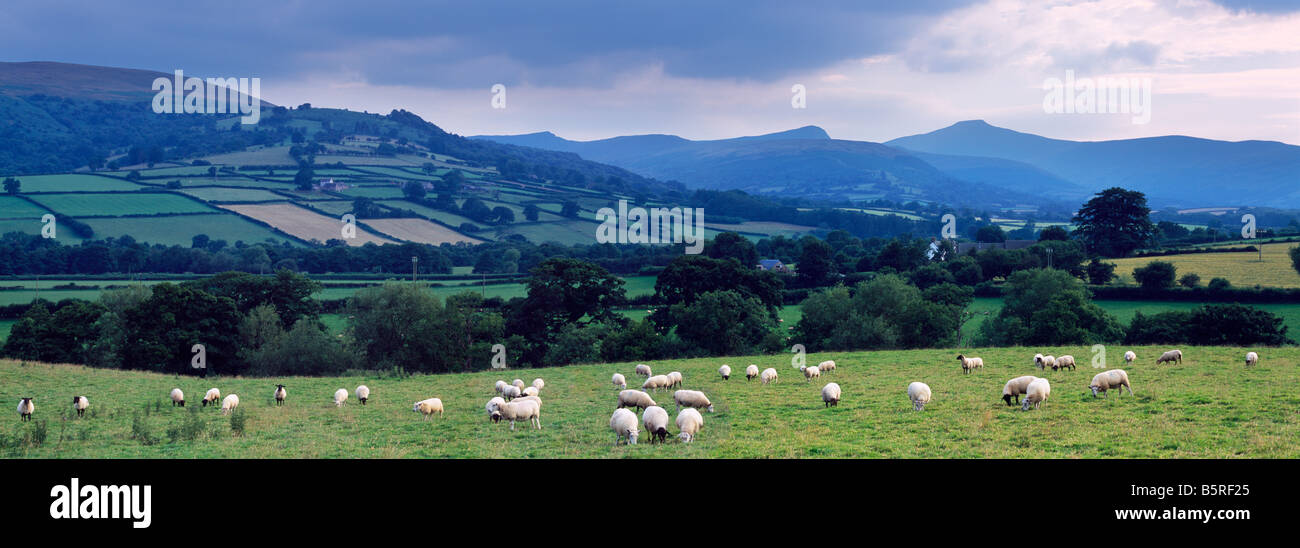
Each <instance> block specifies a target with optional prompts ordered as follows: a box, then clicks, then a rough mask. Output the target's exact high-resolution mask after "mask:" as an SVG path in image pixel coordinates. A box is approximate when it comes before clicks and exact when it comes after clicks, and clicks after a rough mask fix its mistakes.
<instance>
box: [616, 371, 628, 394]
mask: <svg viewBox="0 0 1300 548" xmlns="http://www.w3.org/2000/svg"><path fill="white" fill-rule="evenodd" d="M614 388H622V389H624V390H627V377H624V376H623V374H622V373H614Z"/></svg>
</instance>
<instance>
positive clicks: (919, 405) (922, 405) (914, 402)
mask: <svg viewBox="0 0 1300 548" xmlns="http://www.w3.org/2000/svg"><path fill="white" fill-rule="evenodd" d="M912 407H913V408H915V409H916V410H917V411H922V410H924V409H925V402H923V401H921V400H912Z"/></svg>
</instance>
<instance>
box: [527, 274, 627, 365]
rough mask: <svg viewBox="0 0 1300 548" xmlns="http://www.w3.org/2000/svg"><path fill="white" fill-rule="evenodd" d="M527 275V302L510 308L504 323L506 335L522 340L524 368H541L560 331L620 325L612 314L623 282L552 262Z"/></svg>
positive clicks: (622, 298) (619, 300)
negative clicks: (569, 327)
mask: <svg viewBox="0 0 1300 548" xmlns="http://www.w3.org/2000/svg"><path fill="white" fill-rule="evenodd" d="M529 274H530V277H529V278H528V296H527V297H525V298H523V299H522V300H521V301H519V302H517V303H515V302H512V310H511V311H510V312H509V317H508V320H507V330H508V331H509V332H510V333H514V334H518V335H521V336H523V337H524V339H525V341H527V343H528V345H527V347H526V348H524V349H523V352H522V358H521V361H523V362H524V363H528V364H540V363H541V360H542V358H543V357H544V354H545V352H546V349H547V348H546V347H547V345H549V344H550V343H552V342H553V341H554V340H555V337H556V335H557V334H558V333H559V332H560V330H561V328H563V327H564V326H565V325H568V324H577V325H578V326H583V325H587V324H590V323H593V322H600V323H612V324H621V323H622V322H624V321H625V319H624V318H623V317H622V316H620V315H619V314H618V313H617V312H616V311H615V307H617V306H619V305H621V304H623V303H624V302H625V300H626V295H627V290H625V289H623V284H624V282H623V279H622V278H619V277H617V276H614V275H612V274H610V273H609V271H608V270H605V269H604V268H602V267H600V266H597V265H594V264H591V263H587V262H584V261H580V260H577V259H569V258H553V259H547V260H545V261H543V262H542V263H541V264H539V265H537V266H536V267H534V268H533V269H532V270H530V271H529Z"/></svg>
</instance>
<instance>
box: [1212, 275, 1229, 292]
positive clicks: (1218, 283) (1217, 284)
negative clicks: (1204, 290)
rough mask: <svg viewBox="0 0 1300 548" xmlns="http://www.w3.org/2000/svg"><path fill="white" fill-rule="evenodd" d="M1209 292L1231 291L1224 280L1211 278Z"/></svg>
mask: <svg viewBox="0 0 1300 548" xmlns="http://www.w3.org/2000/svg"><path fill="white" fill-rule="evenodd" d="M1206 287H1208V288H1209V289H1210V291H1227V290H1229V289H1232V284H1231V283H1229V282H1228V280H1227V279H1226V278H1211V279H1210V283H1209V285H1207V286H1206Z"/></svg>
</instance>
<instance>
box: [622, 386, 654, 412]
mask: <svg viewBox="0 0 1300 548" xmlns="http://www.w3.org/2000/svg"><path fill="white" fill-rule="evenodd" d="M652 405H659V404H657V403H655V401H654V400H653V399H650V394H646V393H645V392H642V391H640V390H624V391H622V392H619V393H618V406H619V407H620V408H621V407H635V408H637V409H645V408H647V407H650V406H652Z"/></svg>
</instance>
